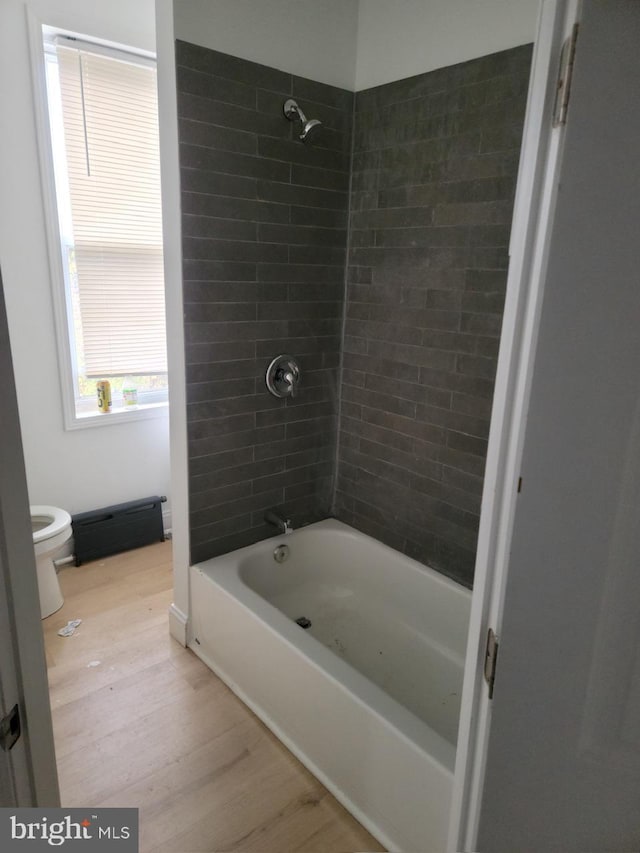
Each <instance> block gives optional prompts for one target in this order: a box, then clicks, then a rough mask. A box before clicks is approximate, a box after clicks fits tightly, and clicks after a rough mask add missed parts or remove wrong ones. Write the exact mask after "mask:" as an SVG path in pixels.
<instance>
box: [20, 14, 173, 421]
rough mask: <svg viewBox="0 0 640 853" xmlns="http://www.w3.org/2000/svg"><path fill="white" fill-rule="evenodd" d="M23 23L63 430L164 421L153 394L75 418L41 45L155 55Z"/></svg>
mask: <svg viewBox="0 0 640 853" xmlns="http://www.w3.org/2000/svg"><path fill="white" fill-rule="evenodd" d="M27 23H28V29H29V42H30V51H31V64H32V71H33V74H32V80H33V87H34V105H35V123H36V136H37V143H38V154H39V159H40V175H41V181H42V196H43V206H44V218H45V230H46V234H47V248H48V254H49V268H50V273H51V291H52V292H51V296H52V306H53V314H54V321H55V323H54V325H55V333H56V343H57V350H58V371H59V379H60V395H61V402H62V412H63V419H64V428H65V429H66V430H76V429H86V428H93V427H102V426H111V425H114V424H121V423H127V422H132V421H139V420H144V419H148V418H158V417H165V418H166V417H167V416H168V408H169V401H168V394H167V399H163V400H160V401H158V400H157V398H156V399H155V400H154V399H153V395H152V394H149V397H148V398H147V399H146V400H145V397H144V396H140V397H139V402H138V406H137V407H136V408H135V409H124V408H122V409H114V410H113V411H112V412H110V413H109V414H103V413H101V412H99V411H98V409H97V404H96V411H95V413H93V412H87V413H80V414H78V413H77V411H76V395H75V390H74V388H75V380H76V369H75V361H76V354H75V350H74V347H73V346H72V344H71V342H72V340H73V338H74V334H73V329H72V328H71V314H70V310H69V307H70V306H69V305H68V298H69V283H68V281H67V275H68V273H67V271H66V264H65V263H64V261H63V256H62V235H61V229H60V220H59V214H58V199H57V193H56V181H55V169H54V160H53V151H52V145H51V134H50V125H49V104H48V94H47V82H46V68H45V49H44V43H45V41H46V42H49V41H51V42H53V39H54V38H55V37H56V36H68V37H72V38H75V39H78V41H79V42H84V43H85V44H86V43H90V44H91V45H92V47H93V46H95V47H96V48H98V49H102V50H104V52H108V53H109V55H117V54H118V53H120V54H125V55H126V56H128V57H131V56H134V57H136V58H139V59H141V60H142V61H143V62H144V60H147V61H151V62H153V63H155V54H153V53H151V52H149V51H143V50H133V49H131V48H129V47H127V46H126V45H121V44H115V43H113V42H108V41H105V40H99V39H95V40H93V39H91V38H90V37H87V36H86V35H82V34H79V33H74V32H71V31H69V30H63V29H60V28H54V27H50V26H47V25H45V24H43V23H42V22H41V21H39V20H37V19H36V17H35V16H34V15H33V14H29V12H27Z"/></svg>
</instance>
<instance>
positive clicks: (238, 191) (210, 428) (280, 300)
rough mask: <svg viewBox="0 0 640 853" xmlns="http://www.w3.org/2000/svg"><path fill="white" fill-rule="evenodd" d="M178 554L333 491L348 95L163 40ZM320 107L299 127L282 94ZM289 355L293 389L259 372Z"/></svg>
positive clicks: (207, 553) (320, 513) (323, 510)
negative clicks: (182, 452) (305, 139)
mask: <svg viewBox="0 0 640 853" xmlns="http://www.w3.org/2000/svg"><path fill="white" fill-rule="evenodd" d="M176 61H177V83H178V117H179V140H180V167H181V188H182V235H183V281H184V304H185V338H186V362H187V424H188V438H189V492H190V497H189V500H190V534H191V560H192V562H193V563H197V562H199V561H201V560H204V559H206V558H208V557H212V556H215V555H217V554H221V553H225V552H227V551H232V550H234V549H236V548H239V547H242V546H244V545H249V544H251V543H253V542H255V541H257V540H259V539H263V538H265V537H266V536H270V535H272V534H273V529H272V528H269V527H268V526H266V525H265V524H264V521H263V514H264V511H265V510H266V509H269V508H272V507H283V508H285V509H286V512H287V514H288V515H289V516H290V517H291V519H292V521H293V524H294V525H295V526H300V525H302V524H305V523H308V522H311V521H315V520H318V519H321V518H326V517H327V516H328V515H330V513H331V504H332V498H333V486H334V472H335V456H336V428H337V399H338V368H339V363H340V350H341V332H342V315H343V297H344V271H345V262H346V239H347V211H348V201H349V196H348V189H349V171H350V151H351V125H352V116H353V94H352V93H350V92H347V91H343V90H341V89H336V88H334V87H331V86H326V85H323V84H319V83H315V82H312V81H310V80H305V79H302V78H299V77H295V76H292V75H290V74H286V73H284V72H282V71H277V70H275V69H272V68H267V67H264V66H261V65H257V64H256V63H253V62H249V61H247V60H243V59H238V58H235V57H232V56H227V55H225V54H221V53H218V52H217V51H213V50H209V49H206V48H202V47H198V46H195V45H192V44H188V43H185V42H180V41H178V42H177V43H176ZM289 97H294V98H296V99H297V100H299V103H300V106H301V107H302V109H303V110H304V111H305V112H306V114H307V116H308V117H309V118H318V119H320V120H321V121H322V122H323V125H324V126H323V128H322V134H321V136H319V138H318V139H317V140H316V141H314V143H313V145H306V146H305V145H303V144H302V143H301V142H300V141H299V140H298V139H297V133H299V132H300V131H299V125H298V124H293V123H290V122H288V121H287V120H286V119H285V117H284V115H283V113H282V107H283V104H284V101H285V100H286V99H287V98H289ZM280 353H290V354H291V355H294V356H296V357H298V358H299V361H300V364H301V368H302V371H303V385H302V389H301V393H300V395H299V397H298V398H297V399H295V400H290V399H287V400H279V399H276V398H275V397H273V396H271V395H270V394H269V393H268V391H267V390H266V387H265V381H264V375H265V370H266V368H267V365H268V364H269V362H270V361H271V360H272V358H274V357H275V356H276V355H279V354H280Z"/></svg>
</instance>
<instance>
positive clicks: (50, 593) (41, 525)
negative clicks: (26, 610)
mask: <svg viewBox="0 0 640 853" xmlns="http://www.w3.org/2000/svg"><path fill="white" fill-rule="evenodd" d="M31 529H32V530H33V546H34V549H35V552H36V569H37V572H38V590H39V592H40V615H41V618H42V619H44V618H46V617H47V616H51V614H52V613H55V612H56V610H60V608H61V607H62V605H63V604H64V598H63V597H62V593H61V592H60V584H59V583H58V575H57V574H56V567H55V566H54V564H53V557H54V555H55V554H56V553H57V552H58V551H59V550H60V548H62V546H63V545H64V543H65V542H67V540H68V539H70V538H71V516H70V515H69V513H68V512H66V510H64V509H59V508H58V507H57V506H32V507H31Z"/></svg>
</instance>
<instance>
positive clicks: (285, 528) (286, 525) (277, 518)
mask: <svg viewBox="0 0 640 853" xmlns="http://www.w3.org/2000/svg"><path fill="white" fill-rule="evenodd" d="M264 520H265V521H266V522H267V524H273V526H274V527H277V528H278V530H279V531H280V533H284V534H288V533H293V527H292V526H291V519H289V518H283V516H281V515H280V514H279V513H277V512H276V511H275V510H273V509H268V510H267V511H266V512H265V514H264Z"/></svg>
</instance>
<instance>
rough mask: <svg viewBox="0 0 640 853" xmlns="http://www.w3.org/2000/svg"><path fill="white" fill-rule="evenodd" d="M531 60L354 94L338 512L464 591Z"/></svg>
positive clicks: (478, 66)
mask: <svg viewBox="0 0 640 853" xmlns="http://www.w3.org/2000/svg"><path fill="white" fill-rule="evenodd" d="M530 62H531V47H530V46H524V47H518V48H514V49H512V50H507V51H503V52H501V53H496V54H493V55H491V56H487V57H483V58H481V59H477V60H473V61H470V62H466V63H463V64H460V65H455V66H451V67H448V68H443V69H439V70H437V71H433V72H430V73H427V74H423V75H419V76H417V77H412V78H409V79H406V80H401V81H399V82H395V83H390V84H388V85H384V86H380V87H376V88H374V89H369V90H367V91H363V92H359V93H358V94H357V96H356V113H355V131H354V157H353V179H352V195H351V231H350V247H349V259H348V294H347V318H346V326H345V338H344V371H343V376H342V405H341V412H340V438H339V470H338V481H337V495H336V506H335V513H336V515H337V517H338V518H340V519H341V520H342V521H345V522H347V523H348V524H351V525H352V526H354V527H356V528H358V529H360V530H362V531H363V532H364V533H368V534H370V535H372V536H375V537H376V538H377V539H380V540H382V541H383V542H385V543H387V544H388V545H390V546H392V547H393V548H396V549H397V550H399V551H402V552H403V553H405V554H408V555H409V556H411V557H414V558H415V559H417V560H419V561H420V562H423V563H427V564H429V565H430V566H432V567H433V568H435V569H438V570H439V571H441V572H443V573H444V574H447V575H449V576H450V577H453V578H454V579H456V580H458V581H461V582H462V583H464V584H466V585H468V586H470V585H471V584H472V581H473V568H474V562H475V552H476V540H477V532H478V522H479V513H480V501H481V494H482V483H483V473H484V465H485V457H486V451H487V437H488V433H489V417H490V411H491V401H492V396H493V387H494V380H495V373H496V360H497V353H498V343H499V336H500V328H501V322H502V309H503V302H504V293H505V284H506V278H507V262H508V245H509V234H510V224H511V216H512V207H513V196H514V189H515V180H516V174H517V168H518V159H519V152H520V142H521V136H522V128H523V122H524V113H525V106H526V94H527V87H528V80H529V67H530Z"/></svg>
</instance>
